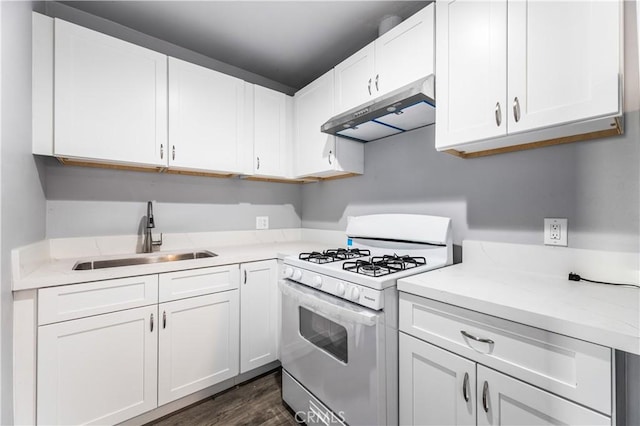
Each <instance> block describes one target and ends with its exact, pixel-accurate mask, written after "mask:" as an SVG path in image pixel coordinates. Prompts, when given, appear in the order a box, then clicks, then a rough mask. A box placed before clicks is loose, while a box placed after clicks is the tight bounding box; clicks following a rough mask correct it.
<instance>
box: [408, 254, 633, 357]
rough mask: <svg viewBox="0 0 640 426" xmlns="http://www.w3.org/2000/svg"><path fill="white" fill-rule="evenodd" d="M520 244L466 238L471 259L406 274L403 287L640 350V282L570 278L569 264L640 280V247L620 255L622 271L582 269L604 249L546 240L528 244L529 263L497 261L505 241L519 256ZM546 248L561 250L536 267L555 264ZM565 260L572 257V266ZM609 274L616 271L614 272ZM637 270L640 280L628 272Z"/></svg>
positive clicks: (602, 275)
mask: <svg viewBox="0 0 640 426" xmlns="http://www.w3.org/2000/svg"><path fill="white" fill-rule="evenodd" d="M501 246H502V247H501ZM518 246H519V245H516V244H501V243H486V242H485V243H481V242H468V243H467V242H465V244H464V249H463V254H464V259H465V260H464V261H463V263H461V264H458V265H454V266H450V267H447V268H443V269H438V270H435V271H431V272H426V273H424V274H420V275H414V276H411V277H408V278H404V279H401V280H400V281H398V289H399V290H400V291H404V292H407V293H411V294H415V295H418V296H422V297H426V298H429V299H433V300H437V301H440V302H444V303H448V304H451V305H456V306H460V307H463V308H467V309H471V310H474V311H478V312H482V313H485V314H488V315H493V316H496V317H500V318H504V319H507V320H511V321H515V322H519V323H522V324H526V325H530V326H533V327H537V328H541V329H544V330H548V331H552V332H555V333H559V334H563V335H566V336H570V337H575V338H578V339H581V340H585V341H589V342H593V343H597V344H600V345H603V346H607V347H611V348H615V349H620V350H623V351H626V352H631V353H634V354H640V289H637V288H630V287H618V286H609V285H599V284H590V283H586V282H584V281H582V282H575V281H569V280H568V278H567V276H568V272H576V273H578V274H580V275H581V276H582V277H583V278H584V277H586V278H592V277H593V278H592V279H596V280H603V281H612V282H618V281H616V280H619V281H622V282H634V283H636V284H637V277H638V274H637V261H638V260H637V256H638V255H637V253H636V254H627V253H624V254H621V255H620V256H619V257H617V259H618V262H617V264H616V268H615V271H614V270H613V269H608V270H607V268H606V267H605V268H604V270H603V268H602V265H600V266H599V269H600V270H599V271H595V270H591V271H584V272H583V271H582V270H576V269H574V268H576V267H577V266H576V265H582V266H584V265H586V264H587V263H588V259H584V258H585V257H587V258H589V257H592V256H594V255H596V253H595V252H592V251H586V250H575V249H573V250H572V249H566V248H564V249H563V250H565V251H558V250H557V249H556V248H554V249H556V250H549V248H545V247H543V246H540V247H539V248H535V249H533V253H532V252H531V249H532V246H525V250H526V251H527V255H529V260H527V262H526V263H527V265H518V264H513V263H514V262H511V263H510V264H505V263H502V262H497V261H496V259H498V258H499V257H500V254H499V253H500V250H501V249H505V250H508V251H509V252H510V257H512V260H513V258H515V257H517V252H518ZM609 254H611V253H609ZM546 256H550V257H553V262H554V263H555V265H551V266H550V267H542V268H535V267H534V265H535V263H536V261H539V263H540V264H541V265H548V263H545V262H544V260H545V257H546ZM467 257H469V261H468V262H467ZM531 258H533V259H531ZM563 258H564V259H563ZM599 259H600V260H601V259H602V256H600V257H599ZM620 259H623V260H622V261H620ZM516 262H517V261H516ZM563 263H564V264H565V265H566V266H565V267H564V270H563V267H562V264H563ZM593 263H597V262H593ZM621 264H625V265H626V266H624V267H623V266H621ZM538 266H540V265H538ZM634 268H635V274H634V273H633V270H634ZM590 274H591V275H590ZM594 276H595V277H594ZM607 276H610V277H612V278H609V279H606V278H605V277H607ZM634 276H635V279H634V280H630V279H628V278H629V277H634ZM625 278H626V279H625Z"/></svg>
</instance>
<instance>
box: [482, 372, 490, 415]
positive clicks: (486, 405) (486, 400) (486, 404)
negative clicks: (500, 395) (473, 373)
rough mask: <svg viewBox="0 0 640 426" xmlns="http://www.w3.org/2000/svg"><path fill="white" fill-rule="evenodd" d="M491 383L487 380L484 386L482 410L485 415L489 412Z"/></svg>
mask: <svg viewBox="0 0 640 426" xmlns="http://www.w3.org/2000/svg"><path fill="white" fill-rule="evenodd" d="M488 396H489V383H488V382H487V381H486V380H485V382H484V386H482V408H483V409H484V412H485V413H488V412H489V398H488Z"/></svg>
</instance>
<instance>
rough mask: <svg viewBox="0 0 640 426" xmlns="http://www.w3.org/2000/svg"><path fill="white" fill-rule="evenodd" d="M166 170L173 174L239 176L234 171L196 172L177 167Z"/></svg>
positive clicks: (219, 176)
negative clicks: (177, 168)
mask: <svg viewBox="0 0 640 426" xmlns="http://www.w3.org/2000/svg"><path fill="white" fill-rule="evenodd" d="M164 172H165V173H169V174H172V175H185V176H201V177H215V178H225V179H226V178H232V177H236V176H238V175H237V174H234V173H213V172H194V171H189V170H175V169H165V170H164Z"/></svg>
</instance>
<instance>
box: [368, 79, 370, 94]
mask: <svg viewBox="0 0 640 426" xmlns="http://www.w3.org/2000/svg"><path fill="white" fill-rule="evenodd" d="M367 89H368V90H369V94H371V79H369V86H367Z"/></svg>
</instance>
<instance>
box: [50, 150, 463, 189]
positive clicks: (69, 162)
mask: <svg viewBox="0 0 640 426" xmlns="http://www.w3.org/2000/svg"><path fill="white" fill-rule="evenodd" d="M455 152H457V151H455ZM56 159H57V160H58V162H59V163H60V164H62V165H64V166H77V167H93V168H99V169H111V170H126V171H133V172H147V173H148V172H152V173H168V174H174V175H185V176H200V177H214V178H224V179H228V178H233V177H240V178H241V179H244V180H250V181H257V182H273V183H296V184H297V183H314V182H321V181H326V180H336V179H344V178H349V177H354V176H360V173H344V174H341V175H335V176H328V177H319V176H309V177H303V178H292V179H286V178H270V177H260V176H240V175H238V174H234V173H213V172H196V171H189V170H175V169H169V168H166V167H158V166H134V165H124V164H113V163H106V162H100V161H90V160H74V159H71V158H66V157H56Z"/></svg>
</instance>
